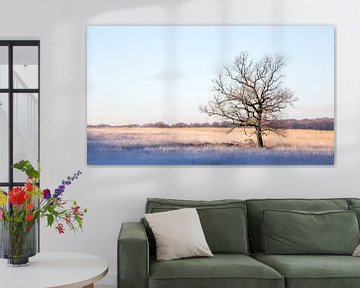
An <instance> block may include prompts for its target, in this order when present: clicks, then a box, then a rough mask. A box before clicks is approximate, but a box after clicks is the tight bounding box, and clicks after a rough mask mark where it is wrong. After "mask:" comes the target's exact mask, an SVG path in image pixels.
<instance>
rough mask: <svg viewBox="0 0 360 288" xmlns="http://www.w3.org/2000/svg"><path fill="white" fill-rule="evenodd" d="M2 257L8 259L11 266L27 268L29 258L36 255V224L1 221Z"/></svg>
mask: <svg viewBox="0 0 360 288" xmlns="http://www.w3.org/2000/svg"><path fill="white" fill-rule="evenodd" d="M0 223H1V224H0V225H1V230H0V231H1V242H0V257H1V258H4V259H8V265H9V266H25V265H28V263H29V257H31V256H34V255H36V251H37V245H36V242H37V241H36V238H37V237H36V235H37V233H36V230H37V229H36V226H37V224H36V222H35V224H34V225H32V226H29V223H28V222H23V221H22V222H7V221H1V222H0Z"/></svg>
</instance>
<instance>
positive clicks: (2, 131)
mask: <svg viewBox="0 0 360 288" xmlns="http://www.w3.org/2000/svg"><path fill="white" fill-rule="evenodd" d="M0 163H1V165H0V182H8V181H9V169H8V168H7V167H8V164H9V98H8V94H6V93H0Z"/></svg>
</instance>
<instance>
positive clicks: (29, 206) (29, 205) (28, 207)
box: [26, 203, 34, 210]
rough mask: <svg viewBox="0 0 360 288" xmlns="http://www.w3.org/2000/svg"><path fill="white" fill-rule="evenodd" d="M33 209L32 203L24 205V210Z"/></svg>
mask: <svg viewBox="0 0 360 288" xmlns="http://www.w3.org/2000/svg"><path fill="white" fill-rule="evenodd" d="M33 208H34V205H33V204H32V203H29V204H27V205H26V210H31V209H33Z"/></svg>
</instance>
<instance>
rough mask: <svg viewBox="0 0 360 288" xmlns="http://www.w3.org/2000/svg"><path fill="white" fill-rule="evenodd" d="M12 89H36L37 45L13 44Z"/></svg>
mask: <svg viewBox="0 0 360 288" xmlns="http://www.w3.org/2000/svg"><path fill="white" fill-rule="evenodd" d="M13 49H14V50H13V58H14V59H13V65H14V73H13V74H14V87H13V88H14V89H37V88H38V80H39V70H38V65H39V59H38V51H39V50H38V49H39V48H38V47H37V46H15V47H14V48H13Z"/></svg>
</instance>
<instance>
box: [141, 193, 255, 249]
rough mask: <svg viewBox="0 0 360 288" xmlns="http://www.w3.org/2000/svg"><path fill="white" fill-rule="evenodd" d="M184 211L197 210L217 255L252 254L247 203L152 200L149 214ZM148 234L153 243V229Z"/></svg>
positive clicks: (210, 244) (211, 246) (208, 241)
mask: <svg viewBox="0 0 360 288" xmlns="http://www.w3.org/2000/svg"><path fill="white" fill-rule="evenodd" d="M181 208H196V209H197V212H198V214H199V217H200V222H201V226H202V228H203V231H204V235H205V238H206V241H207V243H208V245H209V247H210V250H211V251H212V252H213V253H237V254H248V253H249V244H248V236H247V234H248V233H247V219H246V218H247V213H246V206H245V201H242V200H215V201H195V200H175V199H162V198H161V199H160V198H150V199H148V200H147V203H146V211H145V212H146V213H157V212H165V211H170V210H175V209H181ZM148 233H149V234H150V235H149V241H150V242H153V241H154V239H153V237H152V235H151V231H149V229H148ZM150 245H151V246H153V245H154V244H153V243H150ZM152 249H153V248H152Z"/></svg>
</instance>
